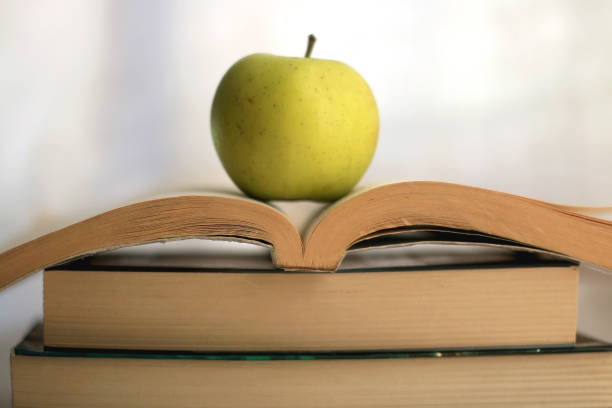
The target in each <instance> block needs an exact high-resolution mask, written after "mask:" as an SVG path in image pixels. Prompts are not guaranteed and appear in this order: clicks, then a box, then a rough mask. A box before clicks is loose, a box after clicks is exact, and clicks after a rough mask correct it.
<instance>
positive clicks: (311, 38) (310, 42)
mask: <svg viewBox="0 0 612 408" xmlns="http://www.w3.org/2000/svg"><path fill="white" fill-rule="evenodd" d="M316 41H317V37H315V36H314V34H310V35H309V36H308V48H306V55H304V58H310V54H311V53H312V49H313V48H314V45H315V42H316Z"/></svg>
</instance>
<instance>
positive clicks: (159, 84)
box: [0, 0, 612, 406]
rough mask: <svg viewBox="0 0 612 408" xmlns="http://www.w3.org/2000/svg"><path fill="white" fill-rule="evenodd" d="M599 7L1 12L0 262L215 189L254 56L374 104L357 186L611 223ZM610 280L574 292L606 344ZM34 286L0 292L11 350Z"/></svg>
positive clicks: (5, 4)
mask: <svg viewBox="0 0 612 408" xmlns="http://www.w3.org/2000/svg"><path fill="white" fill-rule="evenodd" d="M610 21H612V2H609V1H606V0H600V1H597V0H593V1H588V2H580V1H538V2H532V1H490V0H482V1H462V2H455V1H425V0H423V1H396V2H393V1H382V0H381V1H377V2H372V1H362V2H361V1H338V2H334V1H318V0H309V1H304V2H293V1H269V0H266V1H257V2H249V1H230V0H225V1H181V2H170V1H159V0H157V1H156V0H153V1H146V0H134V1H132V0H130V1H88V2H82V1H78V0H74V1H70V0H65V1H64V0H63V1H58V0H54V1H51V0H39V1H29V2H22V1H18V0H15V1H12V0H0V188H1V190H0V191H1V200H0V206H1V207H0V209H1V211H0V245H6V244H8V243H9V242H12V241H13V240H15V239H16V237H18V236H19V235H20V234H23V233H24V231H27V230H29V229H30V228H31V227H32V226H33V225H36V224H37V223H40V222H41V221H42V220H46V219H65V218H70V219H75V218H83V217H85V216H89V215H93V214H96V213H98V212H100V211H102V210H104V209H109V208H112V207H114V206H116V205H117V204H119V203H124V202H126V201H130V200H133V199H136V198H139V197H142V196H143V195H147V194H149V193H151V192H157V191H168V190H181V189H185V188H201V189H205V188H207V187H209V186H216V187H218V186H220V187H231V182H230V180H229V178H228V177H227V176H226V174H225V172H224V170H223V168H222V166H221V164H220V162H219V160H218V159H217V157H216V154H215V151H214V148H213V145H212V141H211V136H210V130H209V110H210V105H211V101H212V97H213V94H214V91H215V88H216V85H217V83H218V82H219V80H220V79H221V76H222V75H223V74H224V72H225V71H226V70H227V69H228V68H229V66H230V65H231V64H232V63H234V62H235V61H236V60H238V59H239V58H241V57H243V56H245V55H247V54H250V53H254V52H269V53H274V54H280V55H293V56H301V55H303V53H304V50H305V46H306V37H307V35H308V34H309V33H311V32H312V33H315V34H316V35H317V37H318V39H319V41H318V42H317V45H316V47H315V50H314V52H313V57H317V58H329V59H337V60H341V61H344V62H346V63H348V64H349V65H351V66H353V67H354V68H355V69H357V70H358V71H359V72H360V73H361V74H362V75H363V76H364V77H365V78H366V80H367V81H368V82H369V84H370V86H371V88H372V90H373V92H374V94H375V96H376V98H377V101H378V105H379V111H380V118H381V129H380V138H379V145H378V149H377V153H376V155H375V157H374V160H373V162H372V165H371V167H370V169H369V170H368V172H367V173H366V175H365V177H364V179H363V181H362V184H375V183H379V182H385V181H392V180H441V181H449V182H457V183H464V184H470V185H476V186H482V187H487V188H492V189H496V190H503V191H507V192H511V193H516V194H521V195H526V196H529V197H533V198H538V199H543V200H548V201H554V202H563V203H568V204H581V205H606V204H607V205H610V204H612V183H610V175H612V160H610V159H611V157H612V120H611V117H612V69H611V67H612V43H611V41H612V40H611V39H612V26H611V25H610ZM611 294H612V278H610V277H608V276H606V275H601V274H593V273H590V274H589V273H586V274H584V275H583V282H582V287H581V303H580V320H579V324H580V327H581V329H583V330H585V331H586V332H587V333H589V334H592V335H597V336H599V337H603V338H607V339H608V340H612V327H611V326H612V324H611V323H609V321H608V319H607V313H608V310H610V308H611V307H612V301H611V300H609V299H610V298H611V297H612V296H610V295H611ZM41 305H42V285H41V275H40V274H38V275H35V276H33V277H30V278H28V279H26V280H23V281H21V282H19V283H18V284H16V285H13V286H11V287H10V288H8V289H7V290H5V291H3V292H2V293H0V356H1V358H0V395H2V397H0V405H2V404H4V406H8V405H9V401H10V391H9V363H8V351H9V348H10V347H11V346H13V345H14V343H16V342H17V341H18V340H19V339H20V338H21V337H22V336H23V334H24V333H25V332H26V331H27V330H28V329H29V327H30V326H31V325H32V324H33V322H35V321H37V320H39V319H40V317H41V314H42V306H41Z"/></svg>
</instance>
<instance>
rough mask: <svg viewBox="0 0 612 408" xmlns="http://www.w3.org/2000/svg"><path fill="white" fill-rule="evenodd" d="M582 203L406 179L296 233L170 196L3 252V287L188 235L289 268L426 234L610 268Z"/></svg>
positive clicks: (229, 205)
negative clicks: (99, 255) (87, 258)
mask: <svg viewBox="0 0 612 408" xmlns="http://www.w3.org/2000/svg"><path fill="white" fill-rule="evenodd" d="M586 210H587V209H584V208H577V207H568V206H562V205H556V204H551V203H546V202H543V201H537V200H533V199H529V198H524V197H520V196H516V195H511V194H506V193H501V192H495V191H491V190H486V189H481V188H475V187H467V186H462V185H456V184H448V183H439V182H402V183H395V184H388V185H383V186H379V187H374V188H371V189H368V190H365V191H361V192H358V193H355V194H353V195H350V196H347V197H346V198H344V199H342V200H340V201H338V202H336V203H334V204H332V205H330V206H329V207H328V208H326V209H325V211H323V212H322V213H321V214H319V216H318V217H317V218H316V219H314V220H312V222H310V223H309V227H308V229H307V230H305V231H303V232H302V233H300V231H298V230H297V228H296V227H295V226H294V225H293V224H292V223H291V221H290V220H289V218H287V217H286V216H285V215H284V214H283V213H282V212H280V211H279V210H277V209H276V208H274V207H273V206H271V205H268V204H266V203H263V202H259V201H255V200H251V199H247V198H242V197H231V196H219V195H205V194H197V195H195V194H192V195H180V196H172V197H166V198H159V199H154V200H148V201H142V202H138V203H135V204H131V205H127V206H124V207H120V208H117V209H114V210H111V211H108V212H105V213H103V214H100V215H97V216H95V217H92V218H89V219H87V220H84V221H81V222H78V223H76V224H72V225H70V226H67V227H65V228H63V229H60V230H57V231H55V232H51V233H49V234H47V235H44V236H41V237H39V238H36V239H34V240H32V241H29V242H26V243H24V244H21V245H19V246H17V247H14V248H12V249H10V250H8V251H6V252H4V253H2V254H0V288H2V287H4V286H6V285H8V284H10V283H11V282H14V281H16V280H17V279H19V278H21V277H23V276H25V275H27V274H28V273H31V272H34V271H37V270H40V269H43V268H46V267H48V266H50V265H54V264H57V263H61V262H64V261H67V260H70V259H74V258H78V257H81V256H84V255H88V254H93V253H96V252H99V251H102V250H109V249H113V248H119V247H124V246H132V245H140V244H145V243H153V242H162V241H169V240H178V239H189V238H203V239H223V240H236V241H246V242H251V243H255V244H258V245H263V246H269V247H271V249H272V257H273V260H274V263H275V265H276V266H277V267H278V268H281V269H285V270H310V271H334V270H336V269H337V268H338V266H339V264H340V262H341V261H342V259H343V257H344V255H345V254H346V252H347V251H348V250H364V249H368V248H372V247H380V246H394V245H411V244H415V243H422V242H427V243H432V242H444V243H470V244H482V245H496V246H507V247H512V248H514V247H515V248H518V249H522V250H529V251H545V252H550V253H553V254H557V255H562V256H565V257H568V258H571V259H575V260H578V261H584V262H588V263H591V264H594V265H599V266H601V267H604V268H609V269H612V222H610V221H607V220H603V219H599V218H595V217H592V216H589V215H586Z"/></svg>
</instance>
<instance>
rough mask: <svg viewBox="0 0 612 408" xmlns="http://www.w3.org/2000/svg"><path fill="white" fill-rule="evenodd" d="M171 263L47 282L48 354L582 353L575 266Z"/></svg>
mask: <svg viewBox="0 0 612 408" xmlns="http://www.w3.org/2000/svg"><path fill="white" fill-rule="evenodd" d="M387 252H389V250H387ZM418 254H420V255H421V257H422V256H423V251H419V252H418ZM474 256H476V255H474ZM480 257H482V258H483V259H484V258H485V257H486V255H485V254H484V253H483V255H481V256H480ZM168 258H170V257H168ZM168 258H164V257H161V256H155V255H153V256H149V257H144V256H140V257H139V256H132V257H130V256H128V255H123V256H111V255H108V256H97V257H93V258H88V259H86V260H83V261H79V262H74V263H71V264H67V265H61V266H57V267H55V268H50V269H47V270H45V272H44V323H45V335H44V342H45V345H47V346H53V347H77V348H110V349H136V350H144V349H148V350H151V349H152V350H209V351H210V350H216V351H330V350H345V351H346V350H396V349H420V348H431V347H466V346H470V347H473V346H483V347H484V346H509V345H534V344H549V345H550V344H571V343H574V341H575V335H576V315H577V298H578V267H577V266H576V265H575V264H572V263H567V262H560V261H537V262H536V261H534V259H538V258H532V257H527V260H530V261H529V262H527V261H520V260H519V259H515V260H514V261H508V262H497V263H495V262H492V263H480V264H470V263H468V264H453V265H430V266H428V267H425V266H412V267H388V268H365V269H341V270H339V271H338V272H337V273H333V274H321V273H312V272H285V271H282V270H257V269H247V268H243V269H235V268H234V269H224V268H212V267H211V266H210V265H211V261H210V259H208V258H197V257H195V258H193V257H192V258H189V260H183V261H181V256H176V257H174V258H171V260H172V261H173V262H170V260H169V259H168ZM407 258H408V257H405V256H404V257H402V259H407ZM432 258H433V257H432ZM476 258H478V256H476ZM130 259H131V261H130ZM198 259H200V261H199V262H197V260H198ZM368 259H370V258H368ZM450 259H459V257H451V258H450ZM491 259H493V258H491ZM228 261H229V262H230V263H232V262H233V263H234V264H238V260H237V257H234V258H232V257H230V259H229V260H228ZM173 264H176V265H183V266H180V267H179V266H174V267H170V265H173ZM197 264H200V265H207V267H202V266H200V267H196V266H194V265H197ZM127 265H131V266H127ZM156 265H157V266H156ZM185 265H192V266H190V267H186V266H185Z"/></svg>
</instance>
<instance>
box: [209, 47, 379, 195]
mask: <svg viewBox="0 0 612 408" xmlns="http://www.w3.org/2000/svg"><path fill="white" fill-rule="evenodd" d="M313 44H314V36H311V37H310V38H309V46H308V51H307V52H306V56H305V57H304V58H294V57H281V56H275V55H271V54H253V55H249V56H247V57H244V58H242V59H241V60H239V61H238V62H236V63H235V64H234V65H233V66H232V67H231V68H230V69H229V70H228V71H227V73H226V74H225V76H224V77H223V79H222V80H221V83H220V84H219V87H218V88H217V92H216V94H215V97H214V100H213V104H212V110H211V131H212V136H213V140H214V144H215V148H216V150H217V153H218V155H219V158H220V159H221V162H222V163H223V166H224V167H225V170H226V171H227V173H228V174H229V176H230V177H231V179H232V180H233V181H234V182H235V183H236V185H237V186H238V187H239V188H240V189H241V190H242V191H244V192H245V193H246V194H248V195H251V196H254V197H257V198H260V199H264V200H315V201H330V200H335V199H337V198H339V197H342V196H343V195H345V194H346V193H348V192H349V191H350V190H351V189H352V188H353V187H354V186H355V184H357V182H358V181H359V179H361V177H362V176H363V173H364V172H365V171H366V169H367V168H368V165H369V164H370V162H371V160H372V156H373V155H374V151H375V150H376V142H377V139H378V123H379V121H378V109H377V107H376V101H375V99H374V95H373V94H372V91H371V90H370V88H369V86H368V84H367V83H366V81H365V80H364V79H363V78H362V77H361V75H359V74H358V73H357V71H355V70H354V69H353V68H351V67H349V66H348V65H346V64H344V63H342V62H338V61H332V60H324V59H315V58H310V52H311V50H312V46H313Z"/></svg>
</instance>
